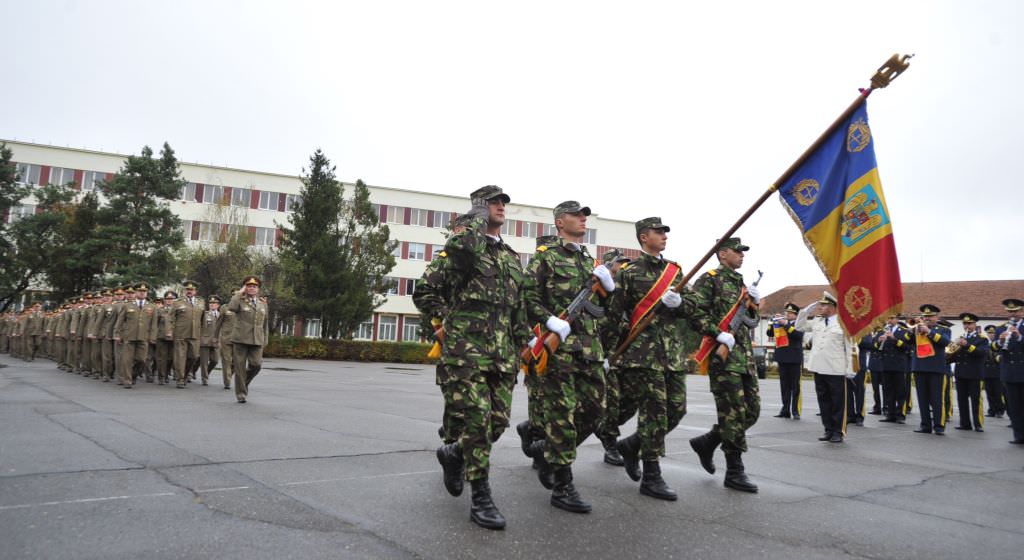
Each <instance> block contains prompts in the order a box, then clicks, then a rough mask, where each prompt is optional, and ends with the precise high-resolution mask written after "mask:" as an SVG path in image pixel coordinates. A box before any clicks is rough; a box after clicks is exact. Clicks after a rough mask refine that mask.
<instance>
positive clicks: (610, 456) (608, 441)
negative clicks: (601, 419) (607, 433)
mask: <svg viewBox="0 0 1024 560" xmlns="http://www.w3.org/2000/svg"><path fill="white" fill-rule="evenodd" d="M601 445H603V446H604V462H605V463H608V464H609V465H615V466H616V467H621V466H622V455H620V454H619V450H618V449H616V448H615V438H614V437H608V438H602V439H601Z"/></svg>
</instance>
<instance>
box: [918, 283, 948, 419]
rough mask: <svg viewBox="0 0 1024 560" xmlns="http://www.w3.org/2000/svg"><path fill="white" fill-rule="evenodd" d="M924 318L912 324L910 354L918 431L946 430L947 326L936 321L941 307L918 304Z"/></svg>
mask: <svg viewBox="0 0 1024 560" xmlns="http://www.w3.org/2000/svg"><path fill="white" fill-rule="evenodd" d="M920 310H921V313H922V315H923V319H922V320H921V321H919V322H918V323H917V324H916V325H915V326H914V338H913V346H914V349H913V350H912V351H911V353H910V360H911V364H910V370H911V372H912V373H913V374H914V379H915V382H916V384H917V401H918V406H919V407H920V408H921V412H920V414H921V426H920V427H919V428H918V429H916V430H914V431H915V432H917V433H919V434H931V433H935V434H936V435H942V434H944V433H946V414H947V408H946V401H945V396H946V384H947V383H949V377H948V376H947V372H948V371H949V369H948V366H947V364H946V346H947V345H948V344H949V342H950V340H949V336H950V332H949V329H947V328H945V327H943V326H941V325H939V324H938V322H939V317H938V314H939V311H940V309H939V308H938V307H936V306H934V305H931V304H927V303H926V304H924V305H922V306H921V307H920Z"/></svg>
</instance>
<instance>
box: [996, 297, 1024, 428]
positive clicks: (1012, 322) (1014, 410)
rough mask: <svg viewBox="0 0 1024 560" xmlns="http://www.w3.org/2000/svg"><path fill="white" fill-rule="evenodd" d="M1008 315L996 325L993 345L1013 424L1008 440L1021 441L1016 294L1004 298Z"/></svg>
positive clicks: (1022, 382)
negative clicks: (1011, 433) (1014, 296)
mask: <svg viewBox="0 0 1024 560" xmlns="http://www.w3.org/2000/svg"><path fill="white" fill-rule="evenodd" d="M1003 306H1005V307H1006V312H1007V313H1008V314H1009V316H1010V318H1009V319H1008V320H1007V321H1006V323H1004V324H1003V325H1002V326H1000V327H999V328H997V329H996V342H995V345H996V348H997V349H998V351H999V367H1000V370H999V378H1000V379H1001V380H1002V382H1003V386H1004V388H1005V389H1006V412H1007V413H1008V414H1009V416H1010V423H1011V424H1012V425H1013V439H1012V440H1010V443H1015V444H1017V445H1022V444H1024V337H1022V335H1021V332H1022V331H1024V321H1022V320H1021V318H1022V317H1024V301H1022V300H1019V299H1017V298H1009V299H1005V300H1003Z"/></svg>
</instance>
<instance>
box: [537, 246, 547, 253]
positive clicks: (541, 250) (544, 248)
mask: <svg viewBox="0 0 1024 560" xmlns="http://www.w3.org/2000/svg"><path fill="white" fill-rule="evenodd" d="M547 250H548V246H547V245H541V246H540V247H537V252H538V253H543V252H544V251H547Z"/></svg>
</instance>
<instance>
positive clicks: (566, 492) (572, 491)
mask: <svg viewBox="0 0 1024 560" xmlns="http://www.w3.org/2000/svg"><path fill="white" fill-rule="evenodd" d="M554 471H555V487H554V489H553V490H552V491H551V505H553V506H555V507H556V508H558V509H564V510H565V511H571V512H573V513H590V510H591V507H590V504H588V503H587V502H584V501H583V499H582V498H580V493H579V492H577V491H576V487H575V486H573V483H572V467H571V466H569V465H559V466H558V467H557V468H555V469H554Z"/></svg>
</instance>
